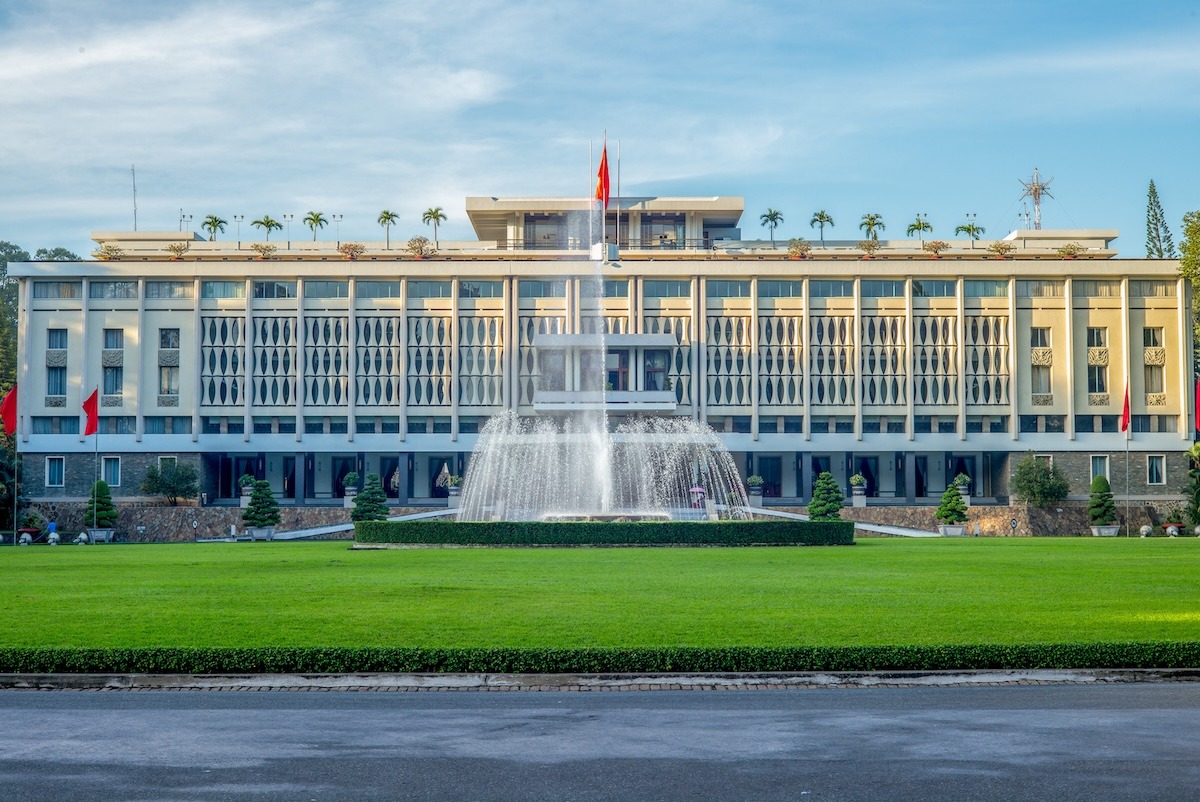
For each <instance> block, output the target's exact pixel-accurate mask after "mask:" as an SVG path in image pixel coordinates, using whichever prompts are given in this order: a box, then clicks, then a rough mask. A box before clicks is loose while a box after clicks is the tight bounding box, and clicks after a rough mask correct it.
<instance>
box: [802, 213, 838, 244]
mask: <svg viewBox="0 0 1200 802" xmlns="http://www.w3.org/2000/svg"><path fill="white" fill-rule="evenodd" d="M813 226H820V228H821V247H822V248H824V247H825V226H829V227H830V228H833V218H832V217H830V216H829V212H827V211H825V210H824V209H822V210H821V211H819V212H813V216H812V220H809V221H808V227H809V228H812V227H813Z"/></svg>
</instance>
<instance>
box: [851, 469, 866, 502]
mask: <svg viewBox="0 0 1200 802" xmlns="http://www.w3.org/2000/svg"><path fill="white" fill-rule="evenodd" d="M850 503H851V504H852V505H854V506H855V507H865V506H867V477H865V476H863V475H862V474H861V473H856V474H854V475H853V476H851V477H850Z"/></svg>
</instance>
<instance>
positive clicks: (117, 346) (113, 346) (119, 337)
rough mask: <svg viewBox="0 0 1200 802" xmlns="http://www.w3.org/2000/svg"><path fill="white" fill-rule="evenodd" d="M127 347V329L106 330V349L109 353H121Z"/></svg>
mask: <svg viewBox="0 0 1200 802" xmlns="http://www.w3.org/2000/svg"><path fill="white" fill-rule="evenodd" d="M124 347H125V329H105V330H104V348H105V349H106V350H109V351H120V350H121V349H122V348H124Z"/></svg>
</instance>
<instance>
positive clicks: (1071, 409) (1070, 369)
mask: <svg viewBox="0 0 1200 802" xmlns="http://www.w3.org/2000/svg"><path fill="white" fill-rule="evenodd" d="M1071 293H1072V290H1071V277H1070V276H1067V278H1065V279H1064V280H1063V311H1064V314H1065V315H1066V318H1067V347H1066V360H1067V420H1066V425H1065V426H1064V427H1063V431H1065V432H1066V433H1067V439H1068V440H1074V439H1075V309H1074V306H1075V303H1074V300H1073V299H1072V298H1071ZM1086 342H1087V341H1086V340H1085V341H1084V343H1085V344H1086ZM1083 364H1084V365H1087V351H1086V350H1085V351H1084V357H1083ZM1086 376H1087V372H1086V370H1085V372H1084V377H1085V378H1086Z"/></svg>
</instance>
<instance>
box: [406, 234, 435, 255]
mask: <svg viewBox="0 0 1200 802" xmlns="http://www.w3.org/2000/svg"><path fill="white" fill-rule="evenodd" d="M404 247H405V248H407V249H408V252H409V253H410V254H412V255H413V256H415V257H417V258H418V259H423V258H425V257H426V256H433V255H434V254H435V253H437V251H435V250H434V249H433V244H432V243H430V241H429V238H428V237H421V236H416V237H413V238H412V239H410V240H409V241H408V244H407V245H405V246H404Z"/></svg>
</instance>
